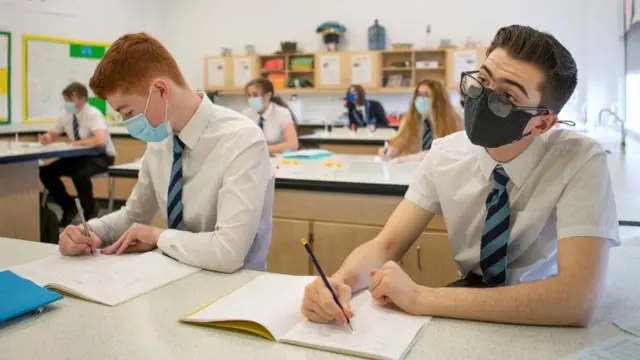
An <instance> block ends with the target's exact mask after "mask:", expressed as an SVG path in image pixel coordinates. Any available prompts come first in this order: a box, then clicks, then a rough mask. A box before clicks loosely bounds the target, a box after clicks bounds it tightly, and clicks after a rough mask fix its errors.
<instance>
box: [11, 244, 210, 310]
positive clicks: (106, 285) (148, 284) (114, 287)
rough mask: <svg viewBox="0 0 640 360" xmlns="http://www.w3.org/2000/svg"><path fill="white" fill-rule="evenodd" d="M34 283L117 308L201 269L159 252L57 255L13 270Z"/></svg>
mask: <svg viewBox="0 0 640 360" xmlns="http://www.w3.org/2000/svg"><path fill="white" fill-rule="evenodd" d="M12 270H13V271H14V272H16V273H17V274H19V275H21V276H23V277H25V278H27V279H30V280H32V281H33V282H35V283H37V284H39V285H42V286H48V287H51V288H55V289H59V290H62V291H67V292H69V293H72V294H75V295H77V296H80V297H83V298H85V299H88V300H92V301H95V302H99V303H102V304H106V305H110V306H116V305H118V304H121V303H123V302H125V301H128V300H131V299H133V298H135V297H137V296H140V295H142V294H145V293H147V292H149V291H151V290H154V289H157V288H159V287H162V286H164V285H166V284H169V283H172V282H174V281H176V280H179V279H182V278H184V277H186V276H189V275H191V274H194V273H196V272H198V271H200V269H198V268H194V267H191V266H187V265H184V264H181V263H179V262H177V261H175V260H173V259H170V258H168V257H166V256H164V255H162V254H161V253H158V252H149V253H145V254H140V255H128V256H115V255H94V256H83V257H73V258H71V257H64V256H62V255H56V256H52V257H48V258H45V259H42V260H37V261H34V262H31V263H27V264H24V265H20V266H18V267H16V268H13V269H12Z"/></svg>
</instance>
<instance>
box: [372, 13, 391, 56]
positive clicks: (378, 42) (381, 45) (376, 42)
mask: <svg viewBox="0 0 640 360" xmlns="http://www.w3.org/2000/svg"><path fill="white" fill-rule="evenodd" d="M386 48H387V31H386V30H385V29H384V27H383V26H382V25H380V24H378V19H376V20H375V21H374V23H373V26H371V27H370V28H369V50H384V49H386Z"/></svg>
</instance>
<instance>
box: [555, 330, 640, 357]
mask: <svg viewBox="0 0 640 360" xmlns="http://www.w3.org/2000/svg"><path fill="white" fill-rule="evenodd" d="M561 360H640V339H638V338H634V337H632V336H629V335H626V334H625V335H620V336H616V337H614V338H611V339H609V340H606V341H603V342H601V343H598V344H596V345H595V346H593V347H590V348H588V349H584V350H582V351H580V352H578V353H576V354H573V355H570V356H567V357H563V358H562V359H561Z"/></svg>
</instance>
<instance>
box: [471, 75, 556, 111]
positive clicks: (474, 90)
mask: <svg viewBox="0 0 640 360" xmlns="http://www.w3.org/2000/svg"><path fill="white" fill-rule="evenodd" d="M479 72H480V71H478V70H475V71H465V72H463V73H462V75H461V78H460V90H461V91H462V93H463V94H464V95H465V96H468V97H470V98H472V99H477V98H478V97H479V96H480V95H482V93H483V92H485V91H487V89H486V88H485V87H484V85H482V83H481V82H480V80H478V79H476V78H475V77H474V76H473V75H472V74H477V73H479ZM487 103H488V104H489V109H491V111H492V112H493V113H494V114H496V115H498V116H500V117H503V118H506V117H507V116H508V115H509V114H510V113H511V112H512V111H514V110H522V111H535V112H536V114H535V116H538V115H543V114H547V113H549V109H547V108H543V107H537V106H517V105H514V104H513V103H512V102H511V101H510V100H509V99H508V98H507V96H506V95H505V94H503V93H499V92H495V91H489V97H488V98H487Z"/></svg>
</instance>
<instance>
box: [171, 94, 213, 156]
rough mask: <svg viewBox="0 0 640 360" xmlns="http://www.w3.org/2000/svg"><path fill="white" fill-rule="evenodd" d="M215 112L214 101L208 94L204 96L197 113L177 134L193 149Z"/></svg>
mask: <svg viewBox="0 0 640 360" xmlns="http://www.w3.org/2000/svg"><path fill="white" fill-rule="evenodd" d="M213 112H214V110H213V103H212V102H211V100H209V98H208V97H207V96H202V101H201V102H200V106H198V110H196V113H195V114H193V116H192V117H191V119H190V120H189V122H187V125H185V126H184V128H183V129H182V131H180V133H177V134H176V135H177V136H178V138H179V139H180V140H182V142H183V143H184V144H185V145H186V146H187V147H188V148H189V149H190V150H193V149H194V148H195V147H196V145H197V144H198V140H200V137H201V136H202V134H203V133H204V130H205V128H206V127H207V125H208V124H209V119H211V116H212V115H213Z"/></svg>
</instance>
